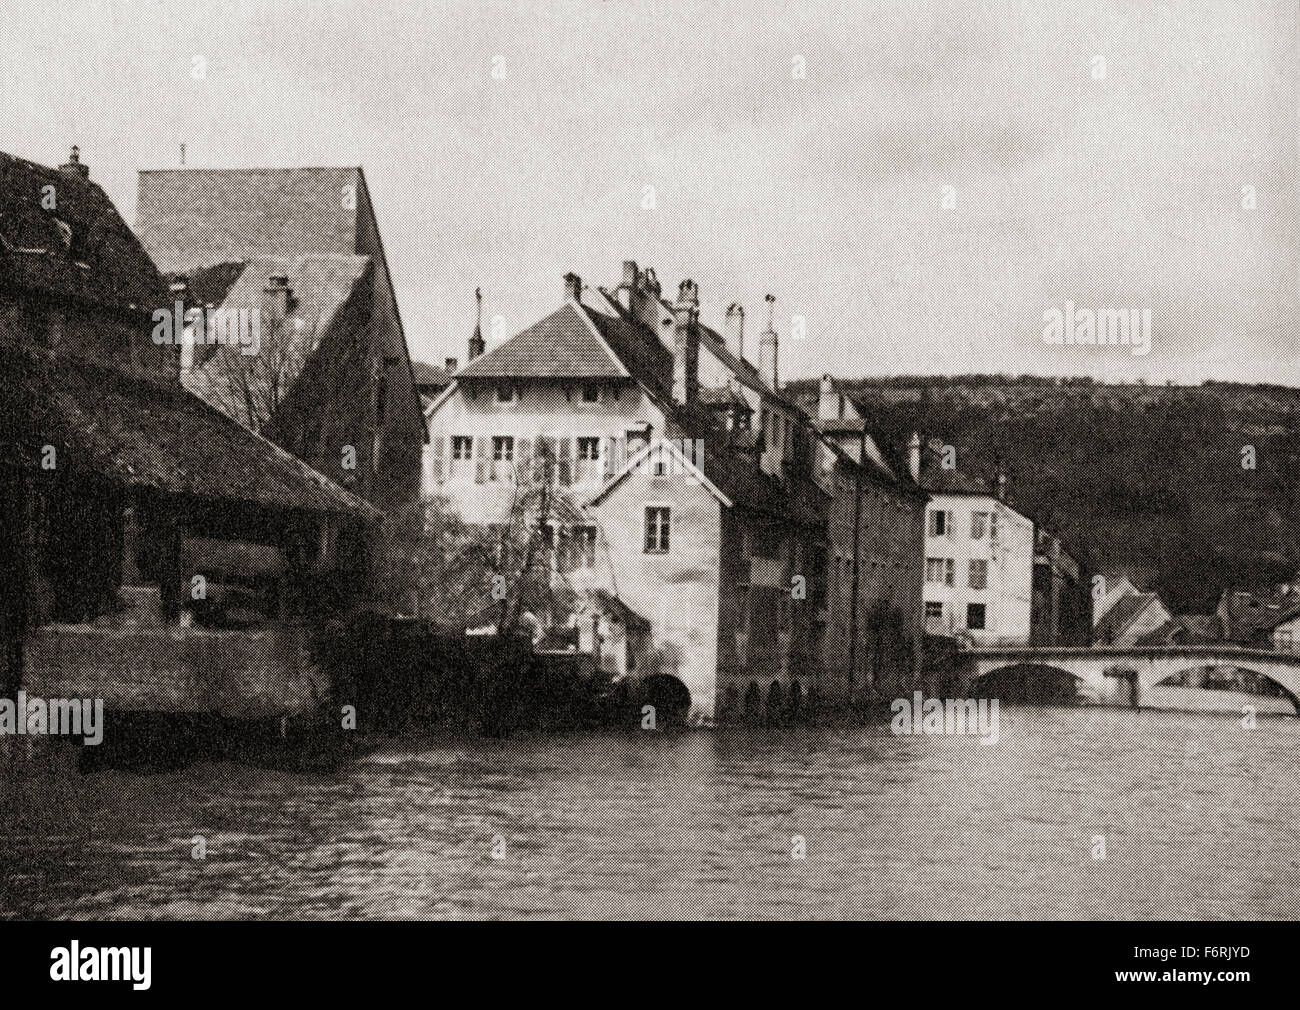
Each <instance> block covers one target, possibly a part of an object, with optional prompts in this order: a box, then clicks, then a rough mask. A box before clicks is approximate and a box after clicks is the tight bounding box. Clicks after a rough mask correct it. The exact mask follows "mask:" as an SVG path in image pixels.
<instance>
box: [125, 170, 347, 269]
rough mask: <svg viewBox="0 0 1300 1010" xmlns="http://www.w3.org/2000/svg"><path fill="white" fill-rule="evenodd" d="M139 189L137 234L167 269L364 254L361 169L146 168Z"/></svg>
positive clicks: (156, 259)
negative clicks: (273, 256)
mask: <svg viewBox="0 0 1300 1010" xmlns="http://www.w3.org/2000/svg"><path fill="white" fill-rule="evenodd" d="M139 186H140V190H139V201H138V203H137V207H136V231H137V232H138V233H139V235H140V240H141V241H142V242H143V243H144V245H145V248H147V249H148V250H149V252H150V253H151V254H152V255H153V258H154V260H155V261H157V263H158V266H159V268H160V269H162V270H164V271H168V272H176V271H184V270H189V269H191V268H193V267H195V266H208V265H211V264H214V263H229V262H241V261H244V260H248V259H250V258H252V257H253V256H255V255H257V254H258V253H270V252H275V253H278V254H280V255H283V256H294V255H304V254H308V253H337V254H342V255H351V254H353V253H355V252H356V251H357V208H358V207H359V206H360V203H361V200H362V199H363V191H364V181H363V177H362V173H361V169H360V168H248V169H197V168H182V169H174V170H162V171H143V172H141V173H140V182H139Z"/></svg>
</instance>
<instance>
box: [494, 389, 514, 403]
mask: <svg viewBox="0 0 1300 1010" xmlns="http://www.w3.org/2000/svg"><path fill="white" fill-rule="evenodd" d="M514 402H515V387H514V386H497V403H514Z"/></svg>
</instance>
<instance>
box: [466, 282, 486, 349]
mask: <svg viewBox="0 0 1300 1010" xmlns="http://www.w3.org/2000/svg"><path fill="white" fill-rule="evenodd" d="M474 301H475V303H476V304H477V306H478V308H477V313H478V314H477V316H476V317H475V320H474V335H473V336H472V337H470V338H469V357H468V358H466V361H473V360H474V359H475V358H477V357H478V356H479V355H481V354H482V353H483V351H484V350H485V347H486V345H485V344H484V343H483V289H482V288H475V289H474Z"/></svg>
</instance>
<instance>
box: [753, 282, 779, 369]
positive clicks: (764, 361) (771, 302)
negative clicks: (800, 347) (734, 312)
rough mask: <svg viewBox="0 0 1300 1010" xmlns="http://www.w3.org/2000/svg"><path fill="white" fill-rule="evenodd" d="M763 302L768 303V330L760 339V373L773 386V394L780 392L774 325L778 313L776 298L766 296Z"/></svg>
mask: <svg viewBox="0 0 1300 1010" xmlns="http://www.w3.org/2000/svg"><path fill="white" fill-rule="evenodd" d="M763 300H764V301H766V302H767V329H766V330H764V331H763V334H762V336H760V337H759V338H758V371H759V373H760V374H761V375H762V376H763V378H765V379H767V381H768V382H770V383H771V384H772V390H773V392H777V391H779V390H780V384H779V383H780V378H781V377H780V375H779V374H778V373H777V366H776V360H777V342H776V329H775V328H774V325H773V314H774V313H775V311H776V296H775V295H765V296H764V297H763Z"/></svg>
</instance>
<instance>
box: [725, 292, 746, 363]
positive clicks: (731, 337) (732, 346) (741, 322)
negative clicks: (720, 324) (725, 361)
mask: <svg viewBox="0 0 1300 1010" xmlns="http://www.w3.org/2000/svg"><path fill="white" fill-rule="evenodd" d="M726 330H727V350H729V351H730V352H731V353H732V354H733V355H735V356H736V357H737V358H739V359H741V360H742V361H743V360H744V357H745V307H744V306H743V305H741V304H740V303H739V302H732V303H731V306H730V307H729V308H728V309H727V326H726Z"/></svg>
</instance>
